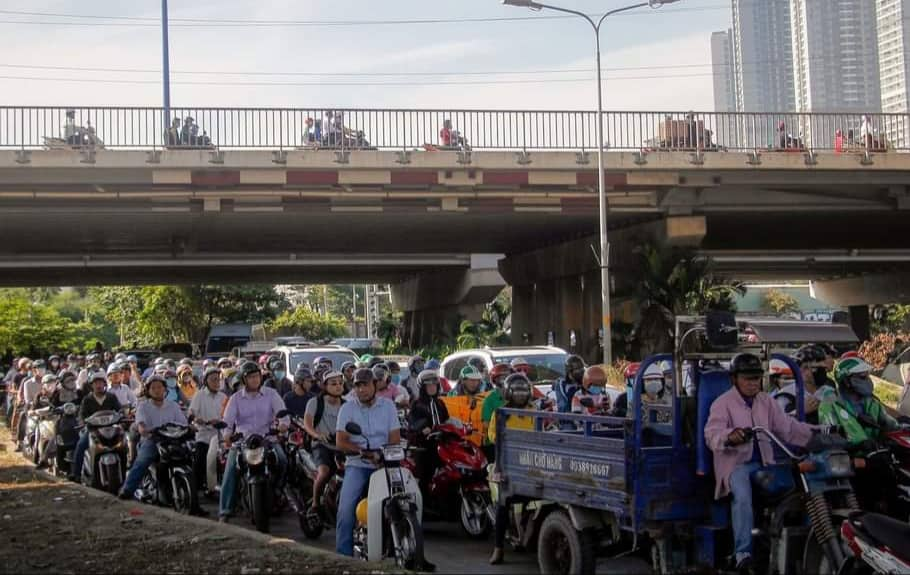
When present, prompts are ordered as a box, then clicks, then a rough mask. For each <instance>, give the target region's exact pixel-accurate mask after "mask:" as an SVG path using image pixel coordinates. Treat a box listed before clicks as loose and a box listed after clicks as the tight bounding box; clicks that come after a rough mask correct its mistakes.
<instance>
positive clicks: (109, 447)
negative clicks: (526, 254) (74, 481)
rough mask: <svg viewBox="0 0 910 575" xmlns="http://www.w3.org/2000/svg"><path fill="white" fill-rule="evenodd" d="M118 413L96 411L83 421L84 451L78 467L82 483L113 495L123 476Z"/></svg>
mask: <svg viewBox="0 0 910 575" xmlns="http://www.w3.org/2000/svg"><path fill="white" fill-rule="evenodd" d="M122 418H123V416H122V415H121V414H120V412H118V411H98V412H96V413H94V414H92V416H91V417H89V418H87V419H86V420H85V426H86V427H87V428H88V430H89V442H88V450H86V453H85V461H84V463H83V464H82V484H83V485H87V486H90V487H94V488H95V489H102V490H104V491H107V492H109V493H111V494H113V495H116V494H117V492H118V491H120V487H121V486H122V485H123V480H124V478H125V477H126V439H125V437H124V436H125V434H124V432H123V427H121V426H120V422H121V420H122Z"/></svg>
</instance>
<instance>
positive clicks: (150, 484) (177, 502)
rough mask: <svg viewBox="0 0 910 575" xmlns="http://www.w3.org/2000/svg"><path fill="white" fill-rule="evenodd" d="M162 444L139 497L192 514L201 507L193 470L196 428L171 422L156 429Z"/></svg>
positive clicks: (137, 492)
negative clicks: (194, 429) (194, 430)
mask: <svg viewBox="0 0 910 575" xmlns="http://www.w3.org/2000/svg"><path fill="white" fill-rule="evenodd" d="M152 437H153V438H154V440H155V443H156V445H157V447H158V461H157V462H156V463H154V464H153V465H150V466H149V468H148V470H147V471H146V472H145V475H144V476H143V478H142V483H141V484H140V487H139V489H137V490H136V494H135V497H136V499H138V500H139V501H142V502H143V503H150V504H153V503H156V504H158V505H164V506H173V507H174V510H176V511H177V513H183V514H189V513H192V512H194V511H196V510H197V509H198V507H199V501H198V495H197V493H196V487H195V485H196V482H195V477H194V474H193V437H194V432H193V430H192V428H190V427H189V426H187V425H180V424H177V423H169V424H167V425H163V426H161V427H158V428H156V429H154V430H153V431H152Z"/></svg>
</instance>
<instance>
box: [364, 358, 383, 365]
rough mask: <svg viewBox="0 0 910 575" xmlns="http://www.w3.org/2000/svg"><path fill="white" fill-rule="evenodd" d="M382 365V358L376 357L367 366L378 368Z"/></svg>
mask: <svg viewBox="0 0 910 575" xmlns="http://www.w3.org/2000/svg"><path fill="white" fill-rule="evenodd" d="M380 363H382V358H381V357H375V356H374V357H373V359H371V360H370V363H368V364H367V365H368V366H369V367H371V368H372V367H376V366H377V365H379V364H380Z"/></svg>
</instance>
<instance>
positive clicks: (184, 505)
mask: <svg viewBox="0 0 910 575" xmlns="http://www.w3.org/2000/svg"><path fill="white" fill-rule="evenodd" d="M191 477H192V476H191V475H189V474H187V473H176V474H175V476H174V509H175V510H176V511H177V513H181V514H183V515H189V514H190V513H192V511H193V510H194V509H196V507H198V502H197V501H196V498H197V494H196V490H195V489H193V483H192V479H191Z"/></svg>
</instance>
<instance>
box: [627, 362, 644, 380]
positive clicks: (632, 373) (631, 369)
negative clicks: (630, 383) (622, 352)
mask: <svg viewBox="0 0 910 575" xmlns="http://www.w3.org/2000/svg"><path fill="white" fill-rule="evenodd" d="M639 369H641V364H640V363H639V362H637V361H636V362H633V363H630V364H629V365H627V366H626V369H625V371H623V374H622V376H623V377H624V378H626V379H635V378H636V377H638V370H639Z"/></svg>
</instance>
